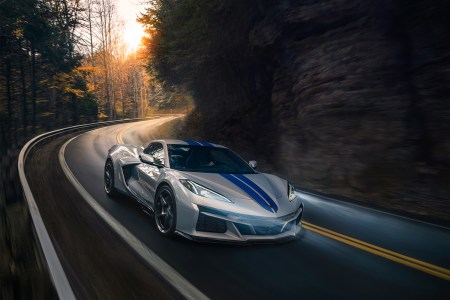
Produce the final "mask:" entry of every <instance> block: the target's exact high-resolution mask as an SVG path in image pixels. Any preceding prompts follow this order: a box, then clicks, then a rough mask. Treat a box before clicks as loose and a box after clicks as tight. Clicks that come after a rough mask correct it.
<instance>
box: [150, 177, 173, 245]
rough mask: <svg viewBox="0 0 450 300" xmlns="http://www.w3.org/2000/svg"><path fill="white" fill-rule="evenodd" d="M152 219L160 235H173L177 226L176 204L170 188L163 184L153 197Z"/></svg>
mask: <svg viewBox="0 0 450 300" xmlns="http://www.w3.org/2000/svg"><path fill="white" fill-rule="evenodd" d="M153 221H154V223H155V226H156V229H157V230H158V232H159V234H161V235H162V236H166V237H169V236H173V235H174V233H175V229H176V227H177V206H176V203H175V195H174V194H173V192H172V189H171V188H170V187H169V186H167V185H164V186H162V187H161V188H159V190H158V192H157V193H156V197H155V209H154V214H153Z"/></svg>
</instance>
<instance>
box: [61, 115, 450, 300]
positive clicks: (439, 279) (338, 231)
mask: <svg viewBox="0 0 450 300" xmlns="http://www.w3.org/2000/svg"><path fill="white" fill-rule="evenodd" d="M171 119H173V117H164V118H160V119H156V120H150V121H142V122H135V123H127V124H121V125H114V126H109V127H105V128H100V129H96V130H94V131H90V132H87V133H84V134H81V135H79V136H77V137H76V138H75V139H73V140H72V141H71V142H70V143H68V144H67V145H66V149H65V153H64V158H65V160H66V163H67V165H68V167H69V168H70V170H71V171H72V173H73V174H74V176H75V177H76V178H77V179H78V181H79V182H80V184H81V185H82V186H83V187H84V188H85V189H86V191H87V192H88V193H89V194H90V195H91V196H92V197H93V198H94V199H95V201H97V203H98V204H100V205H101V207H103V208H104V209H105V210H106V211H107V212H108V213H109V214H110V215H112V216H113V217H114V218H115V219H116V220H118V221H119V222H120V223H121V224H122V225H123V226H124V227H125V228H126V229H128V230H129V231H130V232H131V233H133V235H134V236H136V237H137V238H138V239H139V240H140V241H141V242H143V243H144V244H145V245H146V246H147V247H148V248H150V249H151V250H152V251H154V252H155V253H156V254H157V255H158V256H159V257H160V258H162V259H163V260H164V261H165V262H166V263H167V264H169V265H170V266H171V267H172V268H173V269H175V270H176V271H177V272H178V273H179V274H181V275H182V276H183V277H184V278H185V279H186V280H188V281H189V282H190V283H192V284H193V285H194V286H195V287H196V288H198V289H199V290H200V291H201V292H203V293H204V294H205V295H206V296H208V297H210V298H212V299H250V298H252V299H300V298H305V299H311V298H313V299H323V298H326V299H348V298H351V299H355V298H357V299H359V298H364V299H369V298H370V299H372V298H384V299H399V298H408V299H425V298H426V299H445V298H446V297H448V295H449V294H450V281H449V279H450V271H449V269H450V230H449V229H446V228H443V227H438V226H434V225H431V224H427V223H423V222H418V221H414V220H411V219H407V218H403V217H399V216H396V215H392V214H387V213H384V212H380V211H377V210H373V209H368V208H364V207H361V206H357V205H353V204H348V203H344V202H339V201H336V200H333V199H326V198H323V197H318V196H314V195H310V194H307V193H302V192H300V193H299V194H300V196H301V197H302V198H303V199H304V203H305V213H304V217H303V220H304V229H303V231H302V235H301V238H300V239H299V240H297V241H294V242H289V243H285V244H278V245H251V246H237V245H222V244H205V243H195V242H191V241H188V240H185V239H182V238H175V239H166V238H162V237H160V236H159V235H158V233H157V232H156V230H155V229H154V228H153V226H152V222H151V219H150V217H149V216H148V215H146V214H145V213H143V212H142V211H140V209H139V207H138V205H136V204H135V203H133V201H131V199H129V198H126V197H123V198H121V199H119V200H116V201H112V200H111V199H109V198H108V197H107V196H106V195H105V193H104V190H103V167H104V161H105V157H106V154H107V150H108V149H109V148H110V147H111V146H112V145H114V144H116V143H118V142H124V143H128V144H134V145H140V144H143V143H144V142H147V141H149V140H151V139H153V138H159V136H158V132H157V131H156V130H155V128H156V127H157V126H158V125H160V124H163V123H165V122H167V121H168V120H171ZM80 197H81V196H80Z"/></svg>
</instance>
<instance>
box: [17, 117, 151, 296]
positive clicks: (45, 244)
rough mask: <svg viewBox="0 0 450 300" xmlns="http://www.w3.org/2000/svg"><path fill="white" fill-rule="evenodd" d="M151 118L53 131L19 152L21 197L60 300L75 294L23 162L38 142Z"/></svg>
mask: <svg viewBox="0 0 450 300" xmlns="http://www.w3.org/2000/svg"><path fill="white" fill-rule="evenodd" d="M147 119H151V118H137V119H125V120H116V121H105V122H97V123H90V124H83V125H76V126H71V127H66V128H62V129H58V130H54V131H50V132H47V133H44V134H41V135H38V136H36V137H34V138H32V139H31V140H29V141H28V142H27V143H26V144H25V146H24V147H23V148H22V149H21V150H20V154H19V159H18V164H17V167H18V170H19V178H20V183H21V185H22V191H23V195H24V197H25V199H26V201H27V204H28V209H29V211H30V215H31V219H32V221H33V226H34V229H35V232H36V234H37V237H38V240H39V243H40V245H41V249H42V252H43V254H44V257H45V260H46V262H47V266H48V269H49V272H50V277H51V280H52V283H53V285H54V287H55V290H56V292H57V294H58V297H59V298H60V299H68V300H72V299H76V297H75V294H74V293H73V290H72V287H71V286H70V283H69V281H68V279H67V276H66V274H65V273H64V269H63V267H62V265H61V262H60V260H59V258H58V255H57V254H56V251H55V248H54V247H53V244H52V241H51V238H50V235H49V234H48V232H47V229H46V228H45V225H44V221H43V220H42V216H41V214H40V213H39V209H38V207H37V204H36V201H35V199H34V196H33V194H32V192H31V189H30V185H29V184H28V181H27V178H26V175H25V162H26V159H27V156H28V154H29V153H30V151H31V149H33V147H35V146H36V145H37V144H39V143H40V142H42V141H44V140H47V139H52V138H55V137H58V136H61V135H63V134H67V133H71V132H79V131H86V130H88V129H93V128H97V127H104V126H110V125H115V124H121V123H128V122H135V121H143V120H147Z"/></svg>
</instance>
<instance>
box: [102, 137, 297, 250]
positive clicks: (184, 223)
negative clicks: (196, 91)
mask: <svg viewBox="0 0 450 300" xmlns="http://www.w3.org/2000/svg"><path fill="white" fill-rule="evenodd" d="M255 168H256V161H250V162H249V163H248V164H247V163H246V162H245V161H244V160H242V159H241V158H240V157H239V156H238V155H236V154H235V153H234V152H232V151H231V150H229V149H228V148H226V147H224V146H220V145H216V144H211V143H207V142H197V141H190V140H187V141H182V140H156V141H152V142H150V143H148V144H147V145H144V146H141V147H136V146H132V145H114V146H113V147H112V148H111V149H110V150H109V151H108V158H107V159H106V163H105V172H104V178H105V191H106V194H107V195H108V196H109V197H114V196H116V195H117V194H118V192H120V193H123V194H126V195H129V196H131V197H133V198H135V199H136V200H137V201H138V202H139V203H140V205H141V206H142V207H143V208H144V209H146V210H148V211H150V212H152V215H153V219H154V223H155V225H156V228H157V229H158V231H159V233H160V234H162V235H166V236H169V235H173V234H179V235H181V236H183V237H186V238H189V239H194V240H203V239H208V240H216V241H228V242H262V241H264V242H267V241H282V240H286V239H291V238H295V237H296V236H298V234H299V232H300V230H301V222H300V221H301V218H302V213H303V203H302V201H301V199H300V197H298V196H297V195H296V194H295V191H294V188H293V186H292V185H291V184H289V182H287V181H286V180H284V179H281V178H279V177H277V176H274V175H270V174H265V173H259V172H256V171H255Z"/></svg>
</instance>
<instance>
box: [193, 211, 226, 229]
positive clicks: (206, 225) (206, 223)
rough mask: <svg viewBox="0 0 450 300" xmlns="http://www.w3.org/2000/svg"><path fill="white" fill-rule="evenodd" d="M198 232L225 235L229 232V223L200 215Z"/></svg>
mask: <svg viewBox="0 0 450 300" xmlns="http://www.w3.org/2000/svg"><path fill="white" fill-rule="evenodd" d="M195 229H196V230H197V231H204V232H214V233H224V232H226V231H227V222H226V221H225V220H222V219H218V218H214V217H211V216H207V215H204V214H202V213H200V214H199V215H198V219H197V226H196V227H195Z"/></svg>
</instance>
